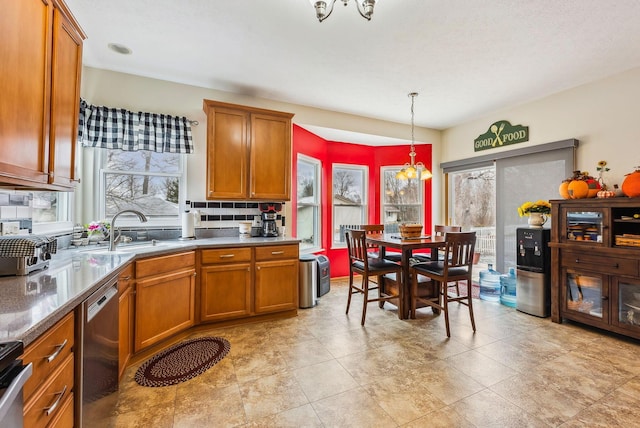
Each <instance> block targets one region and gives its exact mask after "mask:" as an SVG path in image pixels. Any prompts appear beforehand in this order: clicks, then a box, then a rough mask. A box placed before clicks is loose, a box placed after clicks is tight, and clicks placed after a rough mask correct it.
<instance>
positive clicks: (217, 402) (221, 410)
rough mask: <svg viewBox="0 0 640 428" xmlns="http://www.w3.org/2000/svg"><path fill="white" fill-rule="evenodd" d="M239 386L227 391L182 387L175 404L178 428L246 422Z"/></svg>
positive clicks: (228, 388)
mask: <svg viewBox="0 0 640 428" xmlns="http://www.w3.org/2000/svg"><path fill="white" fill-rule="evenodd" d="M246 421H247V419H246V415H245V412H244V406H243V404H242V397H241V395H240V389H239V387H238V385H237V384H236V385H232V386H228V387H226V388H214V387H209V388H206V387H204V385H200V387H198V388H193V387H192V388H183V389H182V390H179V391H178V395H177V397H176V404H175V413H174V424H175V426H176V427H185V428H191V427H193V428H197V427H206V426H216V427H235V426H239V425H242V424H244V423H246Z"/></svg>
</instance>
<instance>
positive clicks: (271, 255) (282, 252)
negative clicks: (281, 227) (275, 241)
mask: <svg viewBox="0 0 640 428" xmlns="http://www.w3.org/2000/svg"><path fill="white" fill-rule="evenodd" d="M298 256H299V254H298V246H297V245H278V246H269V247H256V261H261V260H279V259H297V258H298Z"/></svg>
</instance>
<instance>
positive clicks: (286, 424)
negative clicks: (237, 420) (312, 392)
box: [245, 404, 324, 428]
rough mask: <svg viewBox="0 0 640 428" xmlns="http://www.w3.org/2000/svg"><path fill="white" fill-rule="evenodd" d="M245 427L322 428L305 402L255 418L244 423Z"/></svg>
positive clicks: (311, 408) (316, 416) (315, 415)
mask: <svg viewBox="0 0 640 428" xmlns="http://www.w3.org/2000/svg"><path fill="white" fill-rule="evenodd" d="M245 426H246V427H247V428H273V427H278V428H323V427H324V425H323V424H322V422H321V421H320V418H318V415H317V414H316V412H315V410H313V407H312V406H311V404H305V405H303V406H300V407H296V408H295V409H290V410H286V411H284V412H281V413H278V414H275V415H271V416H267V417H264V418H260V419H256V420H254V421H251V422H249V423H248V424H247V425H245Z"/></svg>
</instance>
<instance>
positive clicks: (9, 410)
mask: <svg viewBox="0 0 640 428" xmlns="http://www.w3.org/2000/svg"><path fill="white" fill-rule="evenodd" d="M23 350H24V349H23V345H22V342H6V343H0V427H12V428H22V426H23V413H22V412H23V403H24V402H23V399H22V387H23V386H24V384H25V382H26V381H27V379H29V378H30V377H31V373H32V371H33V368H32V364H31V363H29V364H28V365H26V366H24V365H23V364H22V360H20V359H19V358H18V357H20V355H22V352H23Z"/></svg>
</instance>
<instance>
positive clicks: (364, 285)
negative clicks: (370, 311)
mask: <svg viewBox="0 0 640 428" xmlns="http://www.w3.org/2000/svg"><path fill="white" fill-rule="evenodd" d="M362 290H363V293H364V302H363V303H362V321H361V322H360V325H364V319H365V318H366V316H367V306H368V300H369V278H368V277H367V276H365V275H362Z"/></svg>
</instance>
